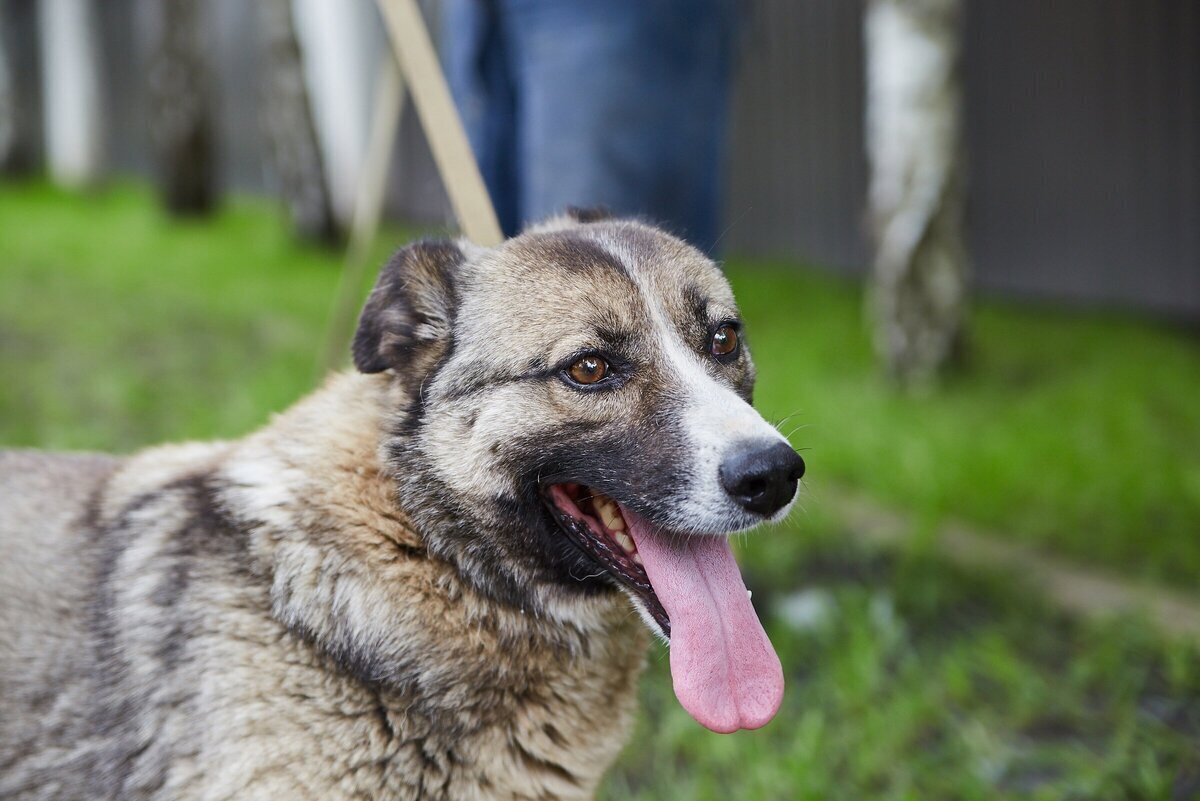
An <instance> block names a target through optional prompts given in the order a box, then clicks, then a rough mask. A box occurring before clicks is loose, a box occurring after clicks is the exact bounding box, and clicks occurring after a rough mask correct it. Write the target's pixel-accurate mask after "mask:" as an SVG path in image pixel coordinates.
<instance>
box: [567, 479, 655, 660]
mask: <svg viewBox="0 0 1200 801" xmlns="http://www.w3.org/2000/svg"><path fill="white" fill-rule="evenodd" d="M546 496H547V501H548V503H547V506H548V507H549V508H550V511H551V513H552V514H553V515H554V518H555V519H556V520H557V521H558V525H559V526H560V527H561V528H562V529H563V531H565V532H567V534H568V535H569V536H570V538H571V540H572V541H574V543H575V544H576V545H577V546H579V548H580V549H582V550H583V552H584V553H586V554H587V555H588V556H590V557H592V558H593V559H595V560H596V561H597V562H599V564H600V567H602V568H604V569H605V570H606V571H607V572H608V573H609V575H611V576H613V577H614V578H615V579H617V581H618V582H620V583H621V584H622V585H624V586H625V587H626V588H627V589H628V590H629V591H630V592H632V593H633V594H634V596H635V597H637V598H638V599H640V600H641V601H642V603H643V604H645V608H646V612H647V613H648V614H649V615H650V617H652V618H653V619H654V622H655V623H657V624H658V627H659V629H660V630H661V633H662V635H663V636H664V637H666V638H668V639H669V638H670V636H671V618H670V617H669V616H668V615H667V610H665V609H663V605H662V601H660V600H659V599H658V595H656V594H655V592H654V586H653V585H652V584H651V583H650V577H649V576H647V575H646V566H645V562H644V561H643V560H642V555H641V554H640V553H638V549H637V544H636V543H635V542H634V541H633V537H632V535H631V534H630V532H629V525H628V524H627V523H626V522H625V514H624V512H623V511H622V509H621V506H620V504H618V503H617V502H616V501H614V500H613V499H612V498H610V497H608V496H607V495H605V494H603V493H601V492H598V491H596V490H593V489H591V488H590V487H586V486H584V485H582V484H552V485H551V486H550V487H549V488H548V489H547V490H546Z"/></svg>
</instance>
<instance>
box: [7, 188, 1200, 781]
mask: <svg viewBox="0 0 1200 801" xmlns="http://www.w3.org/2000/svg"><path fill="white" fill-rule="evenodd" d="M386 238H387V239H388V240H389V241H387V242H381V243H380V246H379V247H378V248H377V249H376V253H375V254H374V258H375V260H376V262H378V261H381V260H382V258H383V256H384V254H385V253H386V252H387V250H389V249H390V247H391V246H394V245H395V244H398V235H397V234H394V233H393V234H391V235H389V236H388V237H386ZM338 265H339V259H338V257H337V256H336V255H335V254H331V253H328V252H325V251H321V250H315V249H311V248H307V247H304V246H301V245H298V244H296V243H295V242H294V241H293V240H292V239H291V237H290V236H289V235H288V233H287V229H286V226H285V225H284V222H283V219H282V217H281V215H280V214H278V213H277V212H276V211H275V210H274V209H273V208H272V207H271V206H270V205H269V204H265V203H262V202H259V201H240V202H235V203H233V204H232V205H231V206H230V207H229V208H228V209H227V210H226V211H224V212H223V213H221V214H220V215H219V216H218V217H217V218H216V219H215V220H211V221H205V222H203V223H178V222H174V221H169V220H167V219H165V218H164V217H163V216H162V215H161V214H159V213H158V212H157V211H156V210H155V209H154V206H153V203H152V200H151V198H149V196H148V194H147V193H146V191H145V190H143V189H141V188H138V187H131V186H121V187H117V188H116V189H114V190H112V191H108V192H104V193H102V194H97V195H94V196H90V197H78V196H73V195H69V194H65V193H62V192H59V191H56V190H53V189H50V188H47V187H46V186H44V185H41V184H32V185H21V186H13V185H8V186H0V375H3V380H0V443H5V444H9V445H30V446H38V447H50V448H95V449H104V450H116V451H129V450H132V449H134V448H137V447H139V446H142V445H145V444H149V443H153V442H158V441H161V440H167V439H182V438H189V437H204V438H207V437H228V436H236V435H239V434H241V433H244V432H246V431H249V430H250V429H252V428H254V427H256V426H258V425H261V424H262V423H263V422H265V421H266V419H267V418H268V416H269V414H270V413H271V412H273V411H278V410H280V409H283V408H284V407H286V406H287V405H288V404H290V403H291V402H292V401H293V400H295V399H296V398H298V397H299V396H301V395H302V394H304V393H305V392H307V391H308V390H309V389H310V388H311V386H312V385H313V382H314V376H313V365H314V360H315V354H316V353H317V352H318V350H319V348H320V346H321V343H322V338H323V332H324V326H325V321H326V318H327V316H328V311H329V306H330V303H331V300H332V293H333V291H334V287H335V285H336V281H337V268H338ZM730 273H731V275H732V277H733V279H734V283H735V284H736V286H737V289H738V292H739V296H740V298H741V301H742V303H743V306H744V311H745V316H746V317H747V319H748V321H749V335H750V340H751V342H752V344H753V346H754V349H755V355H756V359H757V361H758V364H759V373H760V384H759V392H758V400H759V404H760V406H761V407H762V408H763V409H764V410H765V411H766V412H767V413H768V414H769V415H772V416H774V417H776V418H783V417H785V416H787V415H791V414H793V413H795V415H794V416H793V417H791V418H790V419H789V420H788V421H787V422H786V423H785V424H784V430H785V431H790V430H792V429H793V428H795V429H796V430H795V431H794V436H793V440H794V442H795V443H796V444H797V445H798V446H800V447H805V448H807V450H806V451H805V454H806V456H807V458H808V461H809V464H810V473H809V475H810V478H809V479H808V484H809V493H808V496H807V498H806V501H805V505H806V507H807V508H808V510H809V511H808V512H807V513H802V514H798V515H797V516H796V517H795V521H796V523H797V524H798V526H797V528H796V529H793V528H790V527H789V528H785V529H780V530H777V531H774V532H769V533H766V534H764V535H762V536H755V537H753V538H750V539H749V540H748V541H747V542H746V543H745V544H744V546H743V547H742V558H743V563H744V565H745V569H746V572H747V576H748V580H749V583H750V585H751V586H752V587H753V588H754V591H755V596H754V597H755V603H756V605H757V606H758V607H759V608H760V610H762V611H763V614H764V620H765V622H766V625H767V626H768V629H769V631H770V634H771V636H772V639H773V641H774V642H775V644H776V646H777V647H778V649H779V651H780V654H781V656H782V658H783V662H784V665H785V666H786V670H787V673H788V685H789V688H788V693H787V696H786V699H785V706H784V709H783V711H782V713H781V714H780V716H779V717H778V718H777V719H776V720H775V721H774V722H773V723H771V724H770V725H769V726H768V727H767V728H765V729H764V730H762V731H760V732H756V733H744V734H738V735H733V736H728V737H722V736H717V735H713V734H710V733H707V732H705V731H703V730H701V729H700V728H699V727H697V726H696V725H695V724H694V723H693V722H691V720H690V719H689V718H688V717H687V716H686V714H685V713H684V712H683V711H682V710H681V709H680V707H679V705H678V704H677V703H676V701H675V700H674V698H673V695H672V692H671V689H670V683H669V677H668V675H667V672H666V660H665V652H664V651H663V650H662V649H659V648H656V649H655V650H654V651H653V652H652V655H651V662H652V664H651V669H650V674H649V676H648V678H647V680H646V682H645V683H644V685H643V693H642V694H643V702H644V703H643V708H644V709H645V714H644V715H643V716H642V719H641V722H640V724H639V728H638V732H637V735H636V737H635V740H634V741H633V743H632V744H631V745H630V747H629V749H628V750H627V752H626V753H625V755H624V757H623V758H622V760H621V762H620V764H619V765H618V766H617V768H616V769H615V771H614V772H613V774H612V776H611V777H610V779H609V781H608V782H607V784H606V786H605V790H604V797H605V798H609V799H617V798H621V799H627V798H628V799H652V798H653V799H664V798H680V799H726V798H737V799H750V800H753V799H763V800H764V801H767V800H768V799H770V800H772V801H774V800H775V799H785V798H786V799H791V798H797V799H807V798H813V799H817V798H831V799H834V798H836V799H841V798H871V799H947V801H949V799H992V798H1042V799H1189V798H1200V654H1198V653H1197V651H1196V649H1195V648H1193V647H1188V646H1182V645H1168V644H1165V643H1163V642H1161V641H1159V640H1158V639H1157V638H1156V637H1155V636H1154V635H1153V634H1152V633H1151V632H1149V631H1148V630H1147V628H1146V627H1145V626H1144V625H1143V624H1142V623H1141V622H1139V621H1138V620H1134V619H1130V620H1121V621H1115V622H1112V623H1108V624H1104V625H1082V624H1078V623H1073V622H1071V621H1068V620H1065V619H1063V618H1061V617H1059V616H1057V615H1056V614H1055V613H1054V612H1052V611H1051V610H1049V609H1048V608H1046V607H1045V606H1044V605H1042V603H1041V602H1040V601H1038V600H1037V597H1038V596H1037V593H1036V592H1035V591H1032V590H1031V588H1028V587H1025V586H1024V585H1022V584H1020V583H1019V582H1016V581H1015V580H1013V579H1011V578H1006V577H1003V576H989V575H980V574H968V573H962V572H958V571H955V570H953V569H950V568H948V567H947V566H945V565H944V564H941V563H939V562H937V561H934V560H931V559H930V558H929V557H928V556H920V555H917V552H916V551H914V552H913V553H912V554H907V555H906V554H892V553H880V552H874V551H863V550H857V549H856V548H855V546H853V545H852V544H851V542H850V540H851V539H852V538H851V536H850V533H849V532H846V531H845V530H844V529H843V527H842V524H841V523H840V522H839V521H838V517H837V510H836V508H832V504H830V503H826V502H824V501H823V494H822V488H823V487H824V486H826V485H828V483H829V482H831V481H835V480H836V481H839V482H844V483H849V484H853V485H856V486H858V487H861V488H863V489H865V490H866V491H868V492H869V493H871V494H873V495H875V496H876V497H878V498H880V499H883V500H885V501H887V502H889V503H891V504H894V505H896V506H897V507H899V508H902V509H906V510H909V511H911V512H913V513H915V517H916V518H917V519H918V520H920V521H923V522H924V523H925V524H928V523H931V522H933V521H935V520H937V519H938V518H939V517H940V516H942V515H945V514H954V515H957V516H961V517H964V518H968V519H972V520H976V521H979V522H981V523H984V524H987V525H990V526H993V527H995V528H996V529H997V530H999V531H1004V532H1011V533H1012V534H1013V535H1015V536H1022V537H1029V538H1031V539H1032V540H1034V541H1037V542H1040V543H1042V544H1044V545H1046V546H1048V547H1052V548H1055V549H1058V550H1060V551H1063V552H1065V553H1068V554H1071V555H1074V556H1076V557H1079V558H1082V559H1086V560H1090V561H1094V562H1097V563H1102V564H1106V565H1108V566H1110V567H1114V568H1116V569H1119V570H1123V571H1125V572H1131V573H1135V574H1147V575H1153V576H1157V577H1160V578H1169V579H1174V580H1177V581H1179V582H1181V583H1184V584H1187V582H1189V581H1193V582H1194V579H1195V576H1196V575H1198V574H1200V537H1197V536H1196V535H1197V534H1198V533H1200V404H1198V403H1196V401H1195V399H1196V398H1197V397H1200V369H1197V368H1200V349H1198V347H1197V343H1196V342H1195V341H1194V340H1191V339H1188V338H1187V337H1185V336H1183V335H1181V334H1178V333H1172V332H1170V331H1167V330H1164V329H1161V328H1158V327H1155V326H1152V325H1148V324H1145V323H1142V322H1139V321H1137V320H1135V319H1132V318H1128V317H1120V316H1112V315H1097V314H1088V315H1081V314H1080V315H1066V314H1064V313H1061V312H1055V311H1050V310H1036V311H1022V310H1018V309H1014V308H1011V307H1008V306H1004V305H997V304H991V303H988V304H983V305H982V307H981V308H980V309H978V311H977V314H976V317H975V327H974V335H975V337H974V338H975V346H976V351H975V356H976V361H975V367H974V370H973V371H972V372H970V373H968V374H967V375H965V376H963V377H961V378H959V379H956V380H954V381H952V382H950V383H949V384H948V385H947V386H946V387H944V388H943V391H942V392H941V393H939V394H937V395H933V396H930V397H926V398H919V399H912V398H904V397H898V396H896V395H894V394H892V393H891V392H889V391H888V390H887V388H886V387H885V386H884V385H883V384H882V383H881V382H880V381H879V380H878V379H877V378H876V376H875V371H874V368H873V364H872V361H871V357H870V353H869V350H868V346H867V338H866V336H865V333H864V331H863V330H862V328H861V324H860V322H859V319H860V306H861V298H860V293H859V291H858V290H857V289H856V288H855V287H854V286H852V285H848V284H844V283H841V282H838V281H835V280H831V279H829V278H825V277H819V276H817V275H815V274H811V273H804V272H798V271H796V270H794V269H791V268H788V267H787V266H786V265H769V264H743V263H740V262H735V263H734V264H733V265H731V267H730ZM797 531H798V532H800V533H797ZM797 593H801V594H799V595H798V594H797ZM789 605H790V607H791V608H792V609H793V612H795V611H796V610H797V609H799V610H800V611H803V610H804V609H807V610H808V612H809V620H808V621H807V623H805V625H794V624H789V622H788V619H787V617H788V616H787V614H786V613H785V612H784V611H783V610H785V609H786V608H788V607H789ZM800 622H804V621H800Z"/></svg>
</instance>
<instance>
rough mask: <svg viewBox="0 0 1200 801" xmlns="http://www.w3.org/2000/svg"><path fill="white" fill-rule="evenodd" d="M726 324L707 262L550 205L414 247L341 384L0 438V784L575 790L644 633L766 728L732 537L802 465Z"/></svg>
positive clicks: (706, 691) (777, 500) (492, 794)
mask: <svg viewBox="0 0 1200 801" xmlns="http://www.w3.org/2000/svg"><path fill="white" fill-rule="evenodd" d="M584 220H587V221H586V222H585V221H584ZM741 340H742V323H741V321H740V319H739V316H738V311H737V308H736V306H735V305H734V299H733V295H732V293H731V292H730V289H729V286H728V284H727V283H726V282H725V279H724V278H723V277H722V275H721V273H720V271H719V270H718V269H717V267H716V266H715V265H714V264H713V263H712V262H711V261H709V260H708V259H706V258H705V257H704V256H702V255H701V254H700V253H698V252H697V251H696V250H694V249H692V248H691V247H689V246H687V245H685V244H684V243H683V242H680V241H679V240H677V239H674V238H672V237H670V236H668V235H666V234H664V233H662V232H660V231H658V230H656V229H654V228H651V227H649V226H646V225H643V224H641V223H637V222H631V221H620V220H606V219H601V220H593V219H591V218H590V217H583V216H582V215H575V216H568V217H563V218H559V219H556V220H552V221H550V222H548V223H546V224H543V225H541V226H538V227H535V228H533V229H531V230H530V231H528V232H526V233H525V234H522V235H521V236H519V237H516V238H514V239H511V240H509V241H508V242H506V243H505V244H504V245H503V246H501V247H499V248H496V249H494V250H488V249H482V248H478V247H475V246H473V245H470V244H468V243H463V242H460V243H451V242H429V243H420V244H416V245H412V246H410V247H408V248H405V249H404V250H401V251H400V252H399V253H397V254H396V256H395V257H394V258H393V259H392V260H391V261H390V262H389V263H388V264H387V265H386V266H385V267H384V268H383V271H382V273H381V275H380V277H379V281H378V283H377V285H376V287H375V289H374V291H373V292H372V294H371V296H370V298H369V299H368V300H367V303H366V307H365V309H364V311H363V314H362V318H361V322H360V327H359V330H358V333H357V335H356V338H355V341H354V363H355V365H356V367H357V368H358V370H357V372H355V373H352V374H347V375H339V376H336V377H334V378H332V379H331V380H330V381H329V382H328V383H327V384H326V385H325V386H324V387H323V388H322V389H320V390H319V391H317V392H316V393H314V394H313V395H312V396H310V397H309V398H307V399H306V400H303V401H301V402H300V403H298V404H297V405H296V406H295V407H293V408H292V409H290V410H288V411H287V412H285V413H284V414H282V415H280V416H279V417H278V418H276V419H275V420H273V421H272V422H271V423H270V424H269V425H268V426H267V427H265V428H263V429H262V430H260V431H258V432H257V433H255V434H252V435H251V436H249V437H246V438H245V439H242V440H239V441H236V442H221V443H204V444H187V445H179V446H170V447H162V448H154V449H150V450H147V451H144V452H141V453H138V454H135V455H133V456H130V457H128V458H109V457H104V456H78V455H76V456H72V455H45V454H39V453H32V452H14V453H6V454H3V455H0V798H4V799H235V798H236V799H245V798H250V799H260V798H261V799H272V800H273V801H277V800H278V799H303V798H312V799H322V801H327V800H328V799H340V798H346V799H349V798H372V799H393V798H394V799H415V798H430V799H443V798H444V799H496V798H499V799H517V798H523V799H566V798H587V797H590V796H591V795H592V793H593V792H594V790H595V788H596V786H597V784H598V782H599V780H600V778H601V776H602V774H603V772H604V771H605V769H606V768H607V767H608V766H609V765H610V764H611V763H612V761H613V759H614V758H615V757H616V755H617V753H618V751H619V750H620V748H621V746H622V743H623V742H624V740H625V737H626V735H627V733H628V730H629V728H630V725H631V722H632V720H633V716H634V703H635V695H636V684H637V678H638V674H639V672H640V669H641V666H642V663H643V659H644V654H645V651H646V647H647V641H648V639H649V636H648V632H652V633H654V634H657V635H658V636H660V637H662V638H663V639H665V640H668V641H669V643H670V650H671V670H672V676H673V679H674V682H675V690H676V694H677V696H678V697H679V699H680V701H681V702H682V704H683V705H684V706H685V707H686V708H687V710H688V711H689V712H690V713H691V714H692V715H693V716H694V717H695V718H696V719H697V720H698V721H699V722H700V723H701V724H703V725H705V726H707V727H709V728H711V729H713V730H716V731H721V732H728V731H733V730H735V729H739V728H754V727H757V726H761V725H763V724H764V723H766V722H767V721H768V720H769V719H770V718H771V717H772V716H773V715H774V714H775V711H776V710H777V709H778V706H779V702H780V699H781V694H782V691H783V679H782V672H781V670H780V665H779V660H778V658H777V657H776V656H775V653H774V651H773V649H772V648H771V645H770V643H769V641H768V640H767V638H766V636H765V634H764V633H763V630H762V627H761V626H760V625H759V622H758V619H757V617H756V616H755V613H754V609H753V607H752V606H751V604H750V601H749V600H748V597H747V595H748V593H747V592H746V589H745V586H744V585H743V583H742V580H741V577H740V575H739V573H738V569H737V566H736V564H735V563H734V561H733V557H732V556H731V555H730V550H729V546H728V544H727V538H726V536H725V535H727V534H729V533H731V532H737V531H742V530H745V529H746V528H748V527H751V526H754V525H756V524H758V523H761V522H763V521H764V520H772V519H778V518H779V517H781V516H782V515H784V514H786V511H787V509H788V507H789V506H790V505H791V503H792V500H793V497H794V495H795V494H796V486H797V481H798V479H799V478H800V475H801V473H802V472H803V462H802V461H801V460H800V458H799V457H798V456H797V455H796V454H795V452H794V451H793V450H792V448H791V447H790V446H789V445H788V444H787V442H786V441H785V440H784V438H783V437H782V436H780V435H779V433H777V432H776V431H775V429H774V428H773V427H772V426H770V425H768V424H767V423H766V422H765V421H764V420H763V419H762V418H761V417H760V416H759V415H758V414H757V413H755V412H754V410H753V409H752V408H751V406H750V393H751V386H752V384H753V381H754V368H753V365H752V363H751V360H750V353H749V352H748V350H747V349H746V346H745V343H744V342H742V341H741ZM633 611H636V612H637V614H633ZM639 617H640V618H641V620H639ZM643 621H644V624H643Z"/></svg>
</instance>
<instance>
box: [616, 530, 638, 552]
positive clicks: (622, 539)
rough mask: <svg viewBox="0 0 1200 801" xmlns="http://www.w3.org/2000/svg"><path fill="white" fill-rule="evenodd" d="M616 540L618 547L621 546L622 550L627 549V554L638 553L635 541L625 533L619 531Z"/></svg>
mask: <svg viewBox="0 0 1200 801" xmlns="http://www.w3.org/2000/svg"><path fill="white" fill-rule="evenodd" d="M615 539H616V541H617V545H620V546H621V547H622V548H624V549H625V553H634V552H635V551H636V549H635V548H634V545H633V540H632V539H630V538H629V535H628V534H626V533H625V532H623V531H618V532H617V533H616V536H615Z"/></svg>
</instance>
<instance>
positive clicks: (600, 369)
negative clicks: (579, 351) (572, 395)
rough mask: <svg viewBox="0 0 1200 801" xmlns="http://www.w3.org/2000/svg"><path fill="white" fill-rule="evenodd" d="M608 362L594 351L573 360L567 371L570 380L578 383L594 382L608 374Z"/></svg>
mask: <svg viewBox="0 0 1200 801" xmlns="http://www.w3.org/2000/svg"><path fill="white" fill-rule="evenodd" d="M608 370H609V368H608V362H606V361H605V360H604V359H603V358H601V357H599V356H597V355H596V354H594V353H589V354H588V355H587V356H584V357H582V358H580V359H578V360H576V361H575V363H574V364H572V365H571V366H570V367H569V368H567V372H568V373H569V374H570V376H571V378H572V380H574V381H575V382H577V383H580V384H595V383H596V382H597V381H600V380H602V379H603V378H604V377H605V376H607V375H608Z"/></svg>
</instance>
